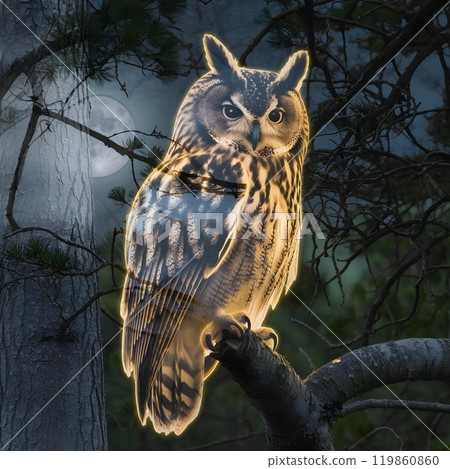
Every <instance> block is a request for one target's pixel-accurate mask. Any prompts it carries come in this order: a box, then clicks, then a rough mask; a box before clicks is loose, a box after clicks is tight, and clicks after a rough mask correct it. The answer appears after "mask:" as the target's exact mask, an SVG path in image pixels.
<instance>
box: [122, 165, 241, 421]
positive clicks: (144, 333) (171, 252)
mask: <svg viewBox="0 0 450 469" xmlns="http://www.w3.org/2000/svg"><path fill="white" fill-rule="evenodd" d="M191 163H192V162H191ZM197 166H198V165H197ZM172 168H176V165H175V164H173V165H172ZM197 172H198V169H197ZM244 187H245V186H244V185H243V184H241V183H239V184H232V183H229V182H227V183H225V182H223V181H220V180H217V179H215V178H213V177H206V178H205V177H201V176H198V175H196V173H195V172H193V169H192V168H191V169H189V167H186V165H184V167H183V171H180V172H174V171H173V170H172V171H170V172H169V171H167V170H166V169H164V168H160V169H157V170H155V171H154V172H153V173H152V175H151V176H150V177H149V178H148V180H147V181H146V182H145V183H144V185H143V186H142V188H141V189H140V190H139V192H138V194H137V196H136V199H135V202H134V204H133V207H132V209H131V211H130V214H129V218H128V225H127V234H126V244H125V247H126V253H125V255H126V264H127V271H128V272H127V276H126V279H125V284H124V290H123V295H122V301H121V316H122V318H123V320H124V329H123V339H122V360H123V366H124V370H125V372H126V373H127V375H128V376H130V374H131V372H133V373H134V376H135V380H136V399H137V403H138V411H139V416H140V418H141V420H142V421H143V422H144V421H145V419H146V405H147V402H148V399H149V396H150V394H151V387H152V383H153V381H154V379H155V376H156V374H157V372H158V370H159V368H160V366H161V363H162V360H163V358H164V356H165V353H166V351H167V349H168V348H169V346H170V344H171V342H172V341H173V339H174V336H175V334H176V333H177V331H178V329H179V328H180V325H181V322H182V320H183V318H184V317H185V314H186V311H187V310H188V308H189V306H190V305H191V304H192V303H197V301H198V299H197V298H196V292H197V290H198V289H199V286H200V285H201V284H202V282H203V281H204V279H205V278H207V276H208V275H209V273H210V272H211V271H214V270H216V268H217V267H218V266H219V265H220V264H221V263H222V262H223V259H224V257H225V256H226V253H227V252H228V251H229V249H230V243H233V240H232V238H233V234H232V232H233V227H230V228H231V229H230V230H228V232H227V231H225V230H224V231H223V232H222V233H220V230H218V229H217V222H218V221H219V222H220V219H219V218H220V217H217V214H219V215H220V214H222V217H226V215H227V214H229V213H230V212H232V211H233V210H236V209H238V208H237V207H238V206H239V204H240V200H241V198H242V195H243V193H244ZM211 213H214V214H215V218H214V219H213V220H208V218H210V217H211V215H210V214H211ZM202 219H203V220H205V219H206V220H205V221H204V222H202ZM211 221H212V223H210V222H211ZM202 223H203V224H202ZM205 223H206V224H208V223H210V225H211V224H212V226H209V227H208V226H204V224H205ZM214 224H216V227H214ZM199 307H200V308H201V305H197V304H196V308H199ZM205 312H206V313H208V311H207V305H205Z"/></svg>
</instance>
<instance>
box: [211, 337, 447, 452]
mask: <svg viewBox="0 0 450 469" xmlns="http://www.w3.org/2000/svg"><path fill="white" fill-rule="evenodd" d="M216 347H217V348H216V351H215V352H214V353H212V354H211V356H212V357H213V358H215V359H216V360H218V361H220V362H221V363H222V365H223V366H224V367H225V368H226V369H227V370H228V371H229V372H230V373H231V375H232V377H233V379H234V380H236V381H237V382H238V383H239V385H240V386H241V387H242V389H243V390H244V391H245V392H246V394H247V396H248V398H249V399H250V401H251V402H252V403H253V405H254V406H255V407H256V408H257V410H258V412H259V413H260V415H261V417H262V419H263V421H264V424H265V427H266V436H267V441H268V444H269V447H270V448H271V449H277V450H282V449H291V450H292V449H295V450H331V449H333V445H332V438H331V428H332V426H333V424H334V422H335V421H336V420H337V419H338V418H340V417H342V416H344V413H343V412H342V405H343V404H344V403H345V402H347V401H349V400H350V399H352V398H354V397H355V396H357V395H358V394H360V393H362V392H365V391H368V390H371V389H374V388H377V387H379V386H382V385H387V384H391V383H396V382H401V381H409V380H411V381H414V380H437V381H443V382H450V362H449V360H450V358H449V357H450V340H449V339H406V340H399V341H395V342H387V343H382V344H376V345H372V346H369V347H364V348H361V349H358V350H356V351H354V352H350V353H347V354H345V355H343V356H342V357H341V358H338V359H336V360H333V361H332V362H331V363H328V364H326V365H324V366H323V367H322V368H320V369H318V370H317V371H315V372H313V373H311V375H310V376H308V378H306V379H305V380H302V379H301V378H300V377H299V376H298V375H297V373H296V372H295V371H294V369H293V368H292V367H291V365H290V364H289V363H288V362H287V361H286V360H285V359H284V357H282V356H281V355H279V354H278V353H276V352H273V351H272V350H271V349H270V348H269V347H267V346H266V345H265V344H264V342H263V341H262V340H261V339H260V338H259V337H258V336H257V335H256V334H255V333H253V332H246V333H245V334H244V335H239V333H238V332H236V330H235V328H231V329H228V330H226V331H223V338H222V339H221V340H220V341H219V342H218V344H217V346H216ZM406 404H407V403H406ZM402 406H404V404H402Z"/></svg>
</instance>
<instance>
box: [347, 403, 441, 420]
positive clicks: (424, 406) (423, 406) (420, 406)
mask: <svg viewBox="0 0 450 469" xmlns="http://www.w3.org/2000/svg"><path fill="white" fill-rule="evenodd" d="M364 409H404V410H408V409H411V410H426V411H428V412H440V413H443V414H450V405H448V404H439V403H437V402H421V401H411V400H406V399H404V400H401V401H398V400H393V399H367V400H365V401H359V402H352V403H351V404H347V405H345V406H344V407H343V408H342V412H341V415H342V417H346V416H347V415H349V414H351V413H352V412H357V411H358V410H364Z"/></svg>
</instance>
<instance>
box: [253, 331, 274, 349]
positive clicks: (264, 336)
mask: <svg viewBox="0 0 450 469" xmlns="http://www.w3.org/2000/svg"><path fill="white" fill-rule="evenodd" d="M254 332H255V333H256V334H257V335H258V336H259V337H260V339H261V340H262V341H263V342H264V343H265V344H266V345H267V346H268V347H270V348H271V349H272V350H275V349H276V348H277V345H278V336H277V334H276V333H275V331H274V330H273V329H271V328H270V327H261V328H260V329H255V331H254Z"/></svg>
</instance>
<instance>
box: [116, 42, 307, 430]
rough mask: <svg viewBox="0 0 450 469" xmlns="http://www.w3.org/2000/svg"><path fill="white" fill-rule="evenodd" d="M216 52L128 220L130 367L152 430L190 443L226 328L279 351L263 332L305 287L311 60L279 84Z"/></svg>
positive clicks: (291, 66)
mask: <svg viewBox="0 0 450 469" xmlns="http://www.w3.org/2000/svg"><path fill="white" fill-rule="evenodd" d="M203 45H204V50H205V57H206V61H207V64H208V66H209V69H210V70H209V72H207V73H206V74H205V75H204V76H202V77H201V78H200V79H199V80H197V82H196V83H195V84H194V85H193V86H192V87H191V89H190V90H189V91H188V93H187V94H186V97H185V98H184V100H183V102H182V103H181V105H180V108H179V111H178V113H177V116H176V120H175V124H174V131H173V136H172V143H171V145H170V147H169V149H168V151H167V153H166V155H165V157H164V159H163V163H164V165H163V166H161V167H159V168H156V169H155V170H154V171H153V172H152V173H151V174H150V175H149V176H148V178H147V179H146V181H145V182H144V183H143V185H142V186H141V188H140V189H139V191H138V193H137V195H136V198H135V200H134V203H133V205H132V208H131V210H130V213H129V215H128V219H127V231H126V242H125V243H126V244H125V254H126V265H127V276H126V279H125V283H124V288H123V294H122V300H121V315H122V317H123V320H124V324H125V325H124V329H123V334H122V362H123V367H124V370H125V372H126V374H127V375H128V376H131V374H133V377H134V380H135V393H136V404H137V410H138V415H139V418H140V420H141V422H142V424H143V425H145V423H146V421H147V418H150V420H151V421H152V423H153V426H154V428H155V430H156V431H157V432H160V433H165V434H169V433H171V432H174V433H175V434H177V435H179V434H180V433H182V432H183V431H184V430H185V428H186V427H187V426H188V425H189V424H190V423H191V422H192V421H193V420H194V419H195V417H196V416H197V414H198V412H199V409H200V405H201V398H202V393H203V381H204V379H205V378H206V377H207V376H209V375H210V374H211V373H212V371H213V370H214V368H215V366H216V365H217V362H216V361H215V360H214V359H212V358H211V357H210V353H211V349H212V348H213V347H214V343H215V342H217V341H219V340H220V337H221V330H223V329H224V328H227V327H230V326H232V325H235V327H237V328H239V330H241V331H242V334H245V329H246V326H245V325H243V324H242V318H244V319H245V321H244V323H247V326H250V324H251V328H252V330H253V331H254V332H256V333H258V334H259V335H260V336H261V337H262V338H263V339H267V340H269V341H273V338H274V334H275V333H274V332H273V331H272V330H270V329H267V328H264V327H262V322H263V319H264V317H265V315H266V313H267V311H268V310H269V308H272V309H273V308H275V306H276V304H277V302H278V300H279V298H280V296H281V294H282V292H283V290H284V289H285V285H287V286H290V285H291V284H292V282H293V281H294V279H295V277H296V275H297V267H298V259H299V249H300V245H299V242H300V240H299V233H300V231H301V224H302V212H301V170H302V163H303V160H304V156H305V153H306V145H307V143H308V135H309V134H308V132H309V124H308V116H307V113H306V108H305V105H304V103H303V101H302V98H301V96H300V94H299V90H300V87H301V84H302V82H303V80H304V78H305V76H306V73H307V68H308V55H307V53H306V52H305V51H298V52H296V53H294V54H293V55H292V56H291V57H290V58H289V59H288V61H287V62H286V64H285V65H284V66H283V67H282V68H281V70H280V72H279V73H276V72H271V71H265V70H255V69H249V68H241V67H239V66H238V63H237V61H236V59H235V58H234V57H233V56H232V54H231V53H230V52H229V51H228V49H227V48H226V47H225V46H224V45H223V44H222V43H221V42H220V41H219V40H218V39H216V38H215V37H214V36H212V35H208V34H207V35H205V36H204V38H203ZM297 152H299V153H300V157H299V158H297V159H296V161H295V162H294V163H293V164H291V165H290V166H289V167H288V168H286V170H285V171H284V173H283V175H282V176H281V175H278V176H277V173H278V172H279V170H280V169H281V168H282V167H283V166H284V165H285V164H286V162H287V161H289V159H290V158H292V155H293V154H295V153H297ZM274 176H275V177H274ZM186 187H187V188H188V189H189V190H186ZM282 214H284V215H288V217H287V218H286V219H285V220H284V219H283V217H282ZM218 219H221V220H222V222H223V226H225V227H226V229H222V230H219V229H217V225H216V222H217V220H218ZM282 223H283V227H281V224H282ZM281 234H282V235H281ZM255 255H256V256H257V258H261V259H263V260H264V262H265V263H267V264H268V265H272V266H274V268H276V270H277V274H278V275H277V276H275V277H274V276H273V275H271V274H270V273H269V272H268V271H267V269H265V268H264V267H263V266H262V265H261V263H259V262H258V261H257V260H256V259H255ZM186 266H187V267H186Z"/></svg>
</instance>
